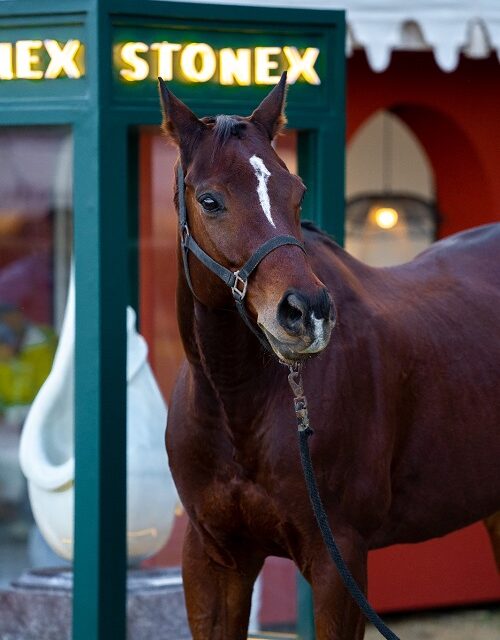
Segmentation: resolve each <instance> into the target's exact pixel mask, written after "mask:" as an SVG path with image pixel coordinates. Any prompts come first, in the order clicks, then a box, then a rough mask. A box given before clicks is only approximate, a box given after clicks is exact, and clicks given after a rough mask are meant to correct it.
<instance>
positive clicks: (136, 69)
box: [120, 42, 149, 82]
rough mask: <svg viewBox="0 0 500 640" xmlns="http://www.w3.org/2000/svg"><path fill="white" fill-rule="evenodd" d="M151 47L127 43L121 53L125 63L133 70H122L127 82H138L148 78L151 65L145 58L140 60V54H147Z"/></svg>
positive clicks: (142, 43) (121, 72)
mask: <svg viewBox="0 0 500 640" xmlns="http://www.w3.org/2000/svg"><path fill="white" fill-rule="evenodd" d="M147 51H149V47H148V45H147V44H144V42H127V43H126V44H124V45H123V47H122V48H121V51H120V56H121V59H122V60H123V62H125V63H126V64H128V65H130V66H131V67H132V69H122V70H121V71H120V75H121V77H122V78H125V80H129V81H130V82H134V81H136V80H144V78H147V77H148V73H149V64H148V63H147V61H146V60H144V58H140V57H139V56H138V55H137V54H138V53H146V52H147Z"/></svg>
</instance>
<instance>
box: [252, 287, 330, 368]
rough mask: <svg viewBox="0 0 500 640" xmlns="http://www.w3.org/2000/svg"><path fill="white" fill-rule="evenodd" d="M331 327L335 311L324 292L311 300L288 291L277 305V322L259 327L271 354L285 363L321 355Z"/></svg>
mask: <svg viewBox="0 0 500 640" xmlns="http://www.w3.org/2000/svg"><path fill="white" fill-rule="evenodd" d="M334 325H335V308H334V305H333V303H332V300H331V298H330V296H329V295H328V292H327V290H326V289H324V288H322V289H320V291H319V293H318V294H317V295H315V296H312V297H311V296H306V295H304V294H303V293H301V292H300V291H298V290H296V289H289V290H288V291H287V292H286V293H285V294H284V296H283V298H282V299H281V301H280V303H279V305H278V309H277V314H276V321H275V322H272V323H270V325H269V324H268V323H259V326H260V327H261V329H262V330H263V331H264V333H265V335H266V338H267V339H268V341H269V344H270V345H271V347H272V349H273V351H274V352H275V353H276V355H277V356H278V357H279V358H280V360H283V361H284V362H287V363H290V362H296V361H297V360H303V359H305V358H308V357H311V356H314V355H316V354H318V353H320V352H321V351H323V350H324V349H325V347H326V346H327V345H328V343H329V341H330V336H331V333H332V329H333V327H334Z"/></svg>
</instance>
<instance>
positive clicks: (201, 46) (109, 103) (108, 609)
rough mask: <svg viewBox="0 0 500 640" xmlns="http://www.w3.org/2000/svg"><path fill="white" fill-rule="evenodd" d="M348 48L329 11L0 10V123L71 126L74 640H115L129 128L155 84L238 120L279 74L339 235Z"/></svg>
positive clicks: (120, 594) (151, 100)
mask: <svg viewBox="0 0 500 640" xmlns="http://www.w3.org/2000/svg"><path fill="white" fill-rule="evenodd" d="M304 4H306V3H304ZM344 40H345V27H344V15H343V12H340V11H319V10H306V9H281V8H280V9H278V8H271V7H255V6H252V7H245V6H228V5H221V4H219V5H207V4H194V3H178V2H168V1H161V0H52V1H51V2H46V1H44V0H4V1H3V2H1V3H0V125H1V126H2V127H19V126H23V127H25V126H31V125H38V126H40V125H42V126H51V127H66V128H68V129H70V130H71V134H72V139H73V175H74V185H73V194H74V196H73V197H74V201H73V227H74V239H73V242H74V247H73V251H74V257H75V273H76V373H75V376H76V377H75V387H76V397H75V416H76V436H75V438H76V482H75V496H76V497H75V560H74V602H73V639H74V640H121V639H124V638H125V637H126V628H125V627H126V620H125V603H126V599H125V595H126V594H125V584H126V535H125V530H126V441H125V439H126V428H125V423H126V380H125V369H126V366H125V365H126V362H125V360H126V330H125V329H126V327H125V307H126V304H127V303H128V302H129V301H132V302H134V301H136V298H137V274H138V267H137V258H138V251H137V230H138V224H137V218H138V184H137V183H138V171H137V163H138V159H137V130H138V127H139V126H141V125H158V124H159V122H160V109H159V105H158V94H157V86H156V77H157V76H158V75H162V76H163V77H164V78H165V79H166V80H169V82H170V86H171V88H172V90H173V91H174V92H175V93H176V94H177V95H178V96H179V97H180V98H181V99H183V100H185V101H186V102H187V103H188V104H189V106H190V107H191V108H192V109H193V110H194V111H195V112H196V113H198V115H215V114H218V113H238V114H248V113H251V111H252V110H253V108H254V107H255V106H256V105H257V104H258V102H259V101H260V100H261V99H262V98H263V96H264V95H265V94H266V93H267V92H268V91H269V89H270V86H271V85H273V84H274V83H276V81H277V78H278V77H279V75H280V73H281V71H282V70H284V69H288V71H289V80H290V81H291V84H292V85H293V86H292V87H291V89H290V90H289V94H288V106H287V115H288V123H289V124H288V126H289V128H292V129H295V130H297V136H298V137H297V140H298V144H297V151H298V168H299V173H300V175H301V176H302V178H303V179H304V181H305V183H306V184H307V186H308V195H307V198H306V201H305V203H304V216H305V217H307V218H309V219H313V220H315V221H316V222H317V223H318V224H319V225H321V226H322V227H323V228H324V229H325V230H327V231H328V232H330V233H332V234H333V235H334V236H335V237H336V239H337V240H338V241H340V242H341V241H342V237H343V222H344V221H343V208H344V121H345V113H344ZM127 273H128V274H129V277H128V278H127V277H125V274H127ZM299 612H300V614H299V628H298V633H299V636H300V637H301V638H303V639H304V640H305V639H306V638H307V639H311V638H313V637H314V631H313V626H312V614H311V605H310V593H309V591H308V590H307V589H305V588H304V585H302V586H299Z"/></svg>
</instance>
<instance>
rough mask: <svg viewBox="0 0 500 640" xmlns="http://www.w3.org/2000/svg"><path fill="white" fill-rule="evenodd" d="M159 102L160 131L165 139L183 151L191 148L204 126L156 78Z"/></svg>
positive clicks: (159, 79) (162, 81)
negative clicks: (161, 118)
mask: <svg viewBox="0 0 500 640" xmlns="http://www.w3.org/2000/svg"><path fill="white" fill-rule="evenodd" d="M158 84H159V90H160V102H161V106H162V111H163V122H162V125H161V127H162V129H163V131H164V133H166V134H167V137H168V138H170V139H171V140H172V141H173V142H175V144H176V145H177V146H178V147H179V148H180V149H181V150H183V151H187V150H188V149H190V148H192V146H193V144H194V143H195V142H196V140H197V139H198V137H199V135H200V133H201V132H202V130H203V128H204V127H205V125H204V124H203V122H202V121H201V120H200V119H199V118H197V117H196V116H195V115H194V113H193V112H192V111H191V110H190V109H189V108H188V107H187V106H186V105H185V104H184V102H182V101H181V100H179V98H176V97H175V96H174V94H173V93H172V92H171V91H170V89H168V87H167V85H166V84H165V82H164V80H163V78H158Z"/></svg>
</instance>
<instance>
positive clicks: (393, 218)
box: [373, 207, 399, 229]
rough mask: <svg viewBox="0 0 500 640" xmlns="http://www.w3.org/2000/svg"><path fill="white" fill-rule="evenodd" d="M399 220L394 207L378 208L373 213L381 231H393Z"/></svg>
mask: <svg viewBox="0 0 500 640" xmlns="http://www.w3.org/2000/svg"><path fill="white" fill-rule="evenodd" d="M398 219H399V215H398V212H397V211H396V209H393V208H392V207H377V208H376V209H375V211H374V212H373V220H374V222H375V224H376V225H377V227H380V228H381V229H393V228H394V227H395V226H396V225H397V223H398Z"/></svg>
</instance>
